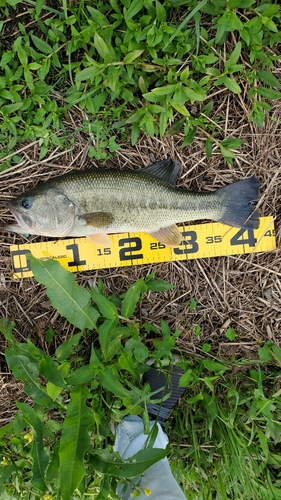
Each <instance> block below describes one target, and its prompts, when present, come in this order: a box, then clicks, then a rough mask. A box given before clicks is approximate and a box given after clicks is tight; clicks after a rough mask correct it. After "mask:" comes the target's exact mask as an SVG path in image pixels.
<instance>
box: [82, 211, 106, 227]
mask: <svg viewBox="0 0 281 500" xmlns="http://www.w3.org/2000/svg"><path fill="white" fill-rule="evenodd" d="M113 218H114V217H113V214H111V213H109V212H93V213H89V214H84V215H80V216H79V219H82V220H84V221H85V222H86V225H87V226H93V227H98V228H102V227H104V228H106V227H107V226H109V224H111V223H112V222H113Z"/></svg>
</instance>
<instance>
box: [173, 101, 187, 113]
mask: <svg viewBox="0 0 281 500" xmlns="http://www.w3.org/2000/svg"><path fill="white" fill-rule="evenodd" d="M171 104H172V106H173V108H175V110H176V111H178V113H180V114H181V115H183V116H190V113H189V111H188V109H187V108H186V107H185V106H184V105H183V104H174V102H173V101H171Z"/></svg>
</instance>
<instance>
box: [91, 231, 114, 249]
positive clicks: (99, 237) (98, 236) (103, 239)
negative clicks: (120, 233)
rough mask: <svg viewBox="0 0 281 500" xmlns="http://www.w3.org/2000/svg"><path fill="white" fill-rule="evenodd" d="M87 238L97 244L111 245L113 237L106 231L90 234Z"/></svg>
mask: <svg viewBox="0 0 281 500" xmlns="http://www.w3.org/2000/svg"><path fill="white" fill-rule="evenodd" d="M87 238H88V239H89V240H91V241H92V242H93V243H96V244H97V245H103V246H108V245H111V239H110V238H109V236H108V235H107V234H106V233H95V234H88V236H87Z"/></svg>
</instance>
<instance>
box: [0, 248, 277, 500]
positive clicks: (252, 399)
mask: <svg viewBox="0 0 281 500" xmlns="http://www.w3.org/2000/svg"><path fill="white" fill-rule="evenodd" d="M29 258H30V261H31V265H32V270H33V272H34V275H35V278H36V280H37V281H38V282H39V283H42V284H44V285H45V286H46V293H47V295H48V297H49V299H50V301H51V303H52V305H53V306H54V307H55V308H56V309H57V311H58V312H59V313H60V314H61V315H62V316H64V317H65V318H67V320H68V321H69V322H70V323H71V324H72V325H74V327H76V328H75V330H74V332H73V334H72V335H70V336H69V337H68V338H67V339H66V340H65V341H64V342H63V343H60V344H59V345H58V344H57V339H58V337H57V336H56V334H55V332H54V330H53V329H52V328H50V329H48V330H47V332H46V337H45V340H46V343H47V346H48V348H47V352H45V351H43V350H42V349H40V348H38V347H37V346H36V345H35V344H34V343H33V342H31V340H30V339H27V341H26V342H24V343H22V342H19V341H17V340H16V339H15V337H14V335H13V328H14V324H13V323H11V322H9V321H8V320H7V319H6V318H2V319H1V320H0V330H1V331H2V332H3V333H4V336H5V338H6V339H7V342H8V348H7V349H6V352H5V357H6V361H7V364H8V366H9V368H10V370H11V371H12V373H13V375H14V376H15V378H16V379H17V380H19V381H21V382H22V384H23V389H24V392H25V394H26V396H28V398H29V403H27V402H18V403H17V406H18V412H17V413H16V415H15V417H14V419H13V421H12V422H10V423H9V424H7V425H5V426H3V427H2V428H0V444H1V454H2V460H1V463H0V488H1V491H2V493H1V494H0V498H3V499H5V498H15V499H16V498H19V496H20V497H21V498H26V499H27V498H28V499H31V500H32V499H36V498H43V499H44V500H51V499H53V500H55V499H60V500H69V499H70V498H72V499H79V498H86V497H87V498H88V497H90V498H99V499H108V498H109V499H110V498H112V499H115V498H117V497H116V493H115V491H116V486H117V483H118V482H120V481H121V482H126V481H129V482H130V478H132V477H135V476H138V475H140V474H141V473H142V472H144V471H145V470H146V468H148V467H149V466H150V465H152V464H153V463H155V462H156V461H158V460H160V459H161V458H163V457H164V456H166V454H167V453H168V451H169V452H170V462H171V466H172V469H173V471H174V474H175V476H176V478H177V479H178V480H179V482H180V483H181V485H182V488H183V489H184V491H185V494H186V495H187V498H190V499H191V498H192V499H193V498H198V499H202V498H206V499H207V498H208V499H209V498H212V499H216V500H224V499H228V498H237V499H238V500H240V499H241V500H242V499H244V498H245V496H246V497H247V499H249V500H256V499H257V498H263V499H266V500H274V499H279V498H280V499H281V495H280V486H281V485H280V469H281V461H280V446H281V426H280V416H281V391H280V366H281V350H280V349H279V348H278V347H277V346H275V345H274V344H272V343H271V342H267V343H266V344H264V345H263V346H261V347H260V349H259V359H258V360H256V361H252V362H251V365H250V369H249V368H247V367H246V361H245V360H242V362H241V363H240V366H239V363H238V362H233V363H226V362H224V361H221V360H217V359H215V358H214V357H213V356H211V355H208V352H209V351H210V348H211V346H210V345H209V344H207V343H205V344H204V345H203V347H202V353H205V355H204V356H203V355H202V353H201V356H200V357H199V359H197V358H196V357H195V358H194V359H187V358H184V357H183V356H181V358H180V359H181V361H180V364H181V366H182V367H183V368H184V369H185V373H184V374H183V376H182V377H181V380H180V385H181V386H183V387H186V388H187V391H186V393H185V396H184V397H183V398H182V402H181V404H180V405H179V406H178V407H177V408H175V410H174V411H173V416H174V418H173V419H172V421H173V424H172V425H171V423H170V422H171V420H168V423H167V425H166V427H167V432H168V435H169V436H170V440H171V443H172V447H171V450H153V451H152V450H151V449H144V450H143V451H142V452H141V454H137V455H136V456H134V457H132V459H131V460H129V461H126V463H124V462H123V461H122V460H121V459H120V457H119V456H118V455H117V454H116V453H114V452H113V444H114V435H113V434H112V430H111V424H114V425H116V424H117V423H118V422H120V421H121V420H122V418H123V417H124V416H125V415H128V414H132V415H141V416H142V418H143V422H144V425H145V429H146V431H147V432H148V425H147V424H148V414H147V410H146V405H147V403H148V402H149V398H150V395H149V390H148V387H146V386H145V387H143V386H142V384H141V376H142V374H143V373H144V372H145V371H146V370H148V364H147V363H149V362H151V361H154V362H155V363H156V365H158V366H161V365H164V364H165V365H166V364H167V363H170V362H171V359H172V353H173V352H174V351H175V350H176V339H177V337H178V336H179V335H180V331H176V332H175V333H172V332H171V331H170V329H169V326H168V325H167V324H166V323H165V322H164V321H163V320H162V321H161V325H160V326H159V327H157V326H155V325H154V324H151V323H149V322H145V323H143V324H142V323H140V322H139V321H138V320H137V319H136V318H137V315H136V308H137V307H138V305H139V303H140V301H141V300H142V297H143V294H145V293H146V292H148V291H151V292H158V293H161V292H163V291H165V290H169V289H171V288H172V285H170V284H169V283H166V282H165V281H162V280H158V279H156V278H155V276H154V275H153V274H151V275H149V276H147V277H146V278H141V279H139V280H138V281H136V282H135V283H133V284H131V285H130V286H129V288H128V290H127V291H126V292H125V293H124V294H123V295H121V296H120V297H118V296H116V295H109V296H107V297H106V296H105V294H104V287H103V282H102V281H101V280H99V281H98V283H97V285H96V286H92V288H91V289H90V290H87V289H85V288H83V287H81V286H79V285H78V284H77V283H76V282H75V278H74V275H73V274H72V273H70V272H68V271H66V270H65V269H64V268H62V267H61V266H60V265H59V263H58V262H56V261H48V262H42V261H37V260H36V259H35V258H34V257H32V256H31V255H30V256H29ZM190 304H192V306H195V305H196V304H195V300H194V299H192V300H191V301H190ZM191 309H193V307H191ZM230 330H231V329H229V330H227V332H228V333H229V335H230V337H232V338H233V334H234V333H235V332H234V331H230ZM151 333H153V339H151ZM54 338H56V343H55V347H54V343H53V340H54ZM230 340H231V339H230ZM268 366H269V368H267V367H268ZM276 366H277V369H276ZM257 491H260V492H261V496H260V497H259V496H257ZM135 493H136V495H138V494H139V493H140V490H139V489H138V488H137V489H136V492H135Z"/></svg>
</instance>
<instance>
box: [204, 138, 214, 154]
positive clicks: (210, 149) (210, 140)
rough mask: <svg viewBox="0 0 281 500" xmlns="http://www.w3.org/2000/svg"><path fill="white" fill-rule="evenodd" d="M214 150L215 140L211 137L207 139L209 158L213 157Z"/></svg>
mask: <svg viewBox="0 0 281 500" xmlns="http://www.w3.org/2000/svg"><path fill="white" fill-rule="evenodd" d="M212 151H213V140H212V139H210V138H209V139H207V140H206V156H207V158H211V156H212Z"/></svg>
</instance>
